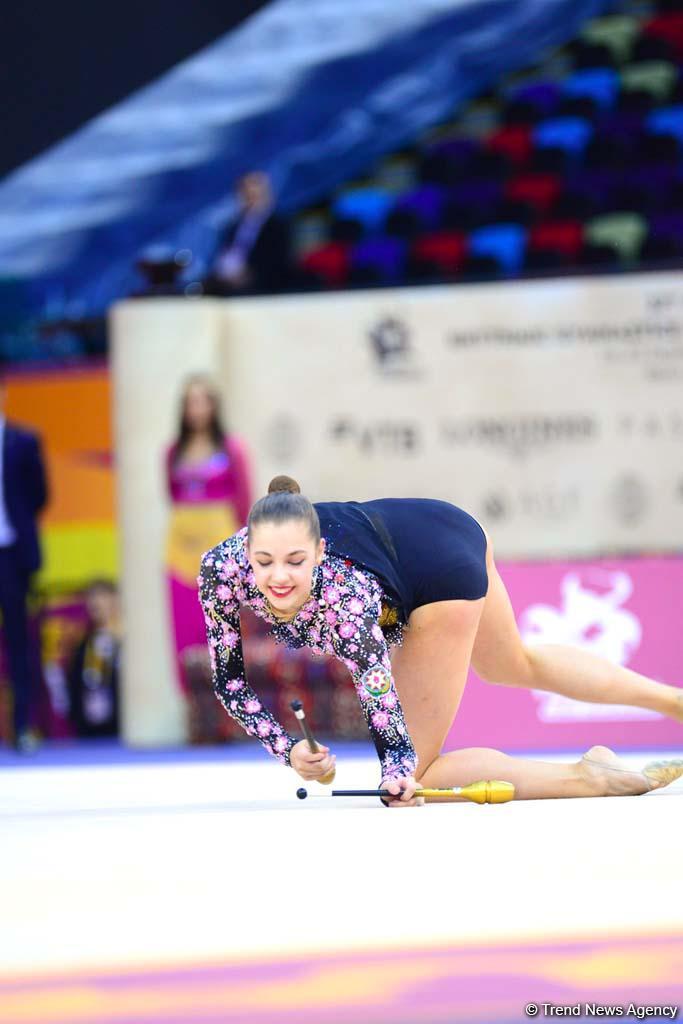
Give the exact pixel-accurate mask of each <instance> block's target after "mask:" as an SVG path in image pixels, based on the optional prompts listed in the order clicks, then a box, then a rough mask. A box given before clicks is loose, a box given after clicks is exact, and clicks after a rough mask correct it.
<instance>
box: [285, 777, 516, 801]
mask: <svg viewBox="0 0 683 1024" xmlns="http://www.w3.org/2000/svg"><path fill="white" fill-rule="evenodd" d="M296 795H297V796H298V797H299V800H305V799H306V797H307V796H308V791H307V790H306V789H304V787H303V786H302V787H301V789H297V791H296ZM311 795H312V796H313V797H314V799H315V797H324V798H325V799H326V800H327V799H328V797H331V796H379V797H382V796H385V797H386V796H388V797H394V798H395V796H396V795H395V794H394V793H390V792H389V790H388V789H333V790H332V792H331V793H316V794H311ZM415 796H421V797H422V798H423V799H424V801H425V803H440V802H447V801H449V800H471V801H472V802H473V803H475V804H506V803H507V802H508V801H509V800H514V798H515V787H514V786H513V784H512V783H511V782H501V781H500V780H499V779H485V780H483V781H481V782H473V783H472V784H471V785H469V786H453V787H452V788H451V789H416V790H415Z"/></svg>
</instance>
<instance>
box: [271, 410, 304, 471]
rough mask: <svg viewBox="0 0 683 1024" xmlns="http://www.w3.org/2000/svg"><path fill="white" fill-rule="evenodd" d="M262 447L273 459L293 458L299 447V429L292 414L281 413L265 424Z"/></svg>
mask: <svg viewBox="0 0 683 1024" xmlns="http://www.w3.org/2000/svg"><path fill="white" fill-rule="evenodd" d="M264 448H265V450H266V452H267V453H268V455H269V456H270V457H271V458H272V459H273V460H274V461H275V462H277V461H280V460H289V459H293V458H294V457H295V456H296V455H297V454H298V452H299V450H300V448H301V430H300V428H299V424H298V423H297V421H296V420H295V419H294V417H292V416H287V415H286V414H284V413H283V414H281V415H279V416H275V417H274V418H273V419H272V420H270V422H269V423H267V424H266V428H265V432H264Z"/></svg>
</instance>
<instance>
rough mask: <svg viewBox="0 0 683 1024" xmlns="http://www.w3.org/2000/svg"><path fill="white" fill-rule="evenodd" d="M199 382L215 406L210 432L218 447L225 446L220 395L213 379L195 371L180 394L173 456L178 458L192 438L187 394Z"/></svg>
mask: <svg viewBox="0 0 683 1024" xmlns="http://www.w3.org/2000/svg"><path fill="white" fill-rule="evenodd" d="M197 384H199V385H200V386H201V387H203V388H205V389H206V393H207V394H208V396H209V398H210V400H211V405H212V406H213V410H212V414H211V419H210V420H209V434H210V435H211V440H212V441H213V443H214V445H215V446H216V449H222V448H223V447H224V446H225V438H226V434H227V430H226V428H225V426H224V425H223V421H222V419H221V412H220V395H219V394H218V390H217V388H216V386H215V384H214V383H213V381H212V380H211V379H210V378H209V377H207V376H206V375H205V374H202V373H195V374H193V375H192V376H191V377H188V378H187V379H186V381H185V383H184V385H183V390H182V392H181V395H180V423H179V426H178V434H177V437H176V442H175V448H174V453H173V458H174V460H175V459H178V458H179V457H180V456H181V455H182V453H183V451H184V449H185V447H186V446H187V444H188V442H189V440H190V438H191V437H192V428H191V426H190V424H189V422H188V419H187V411H186V408H187V396H188V393H189V390H190V388H192V387H194V386H195V385H197Z"/></svg>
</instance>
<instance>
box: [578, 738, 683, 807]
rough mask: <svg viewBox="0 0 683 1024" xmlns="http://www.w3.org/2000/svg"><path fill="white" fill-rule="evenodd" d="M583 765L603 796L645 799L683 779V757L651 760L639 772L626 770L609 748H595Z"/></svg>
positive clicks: (589, 752) (590, 780) (582, 762)
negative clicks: (647, 794) (650, 794)
mask: <svg viewBox="0 0 683 1024" xmlns="http://www.w3.org/2000/svg"><path fill="white" fill-rule="evenodd" d="M581 764H582V766H585V770H586V773H587V779H588V780H589V782H590V783H591V784H592V786H593V787H594V789H595V791H596V795H599V796H642V795H643V794H644V793H650V792H651V791H652V790H655V789H662V788H663V787H664V786H668V785H670V783H672V782H675V781H676V779H680V778H681V777H682V776H683V758H673V759H671V760H668V761H650V762H649V763H648V764H646V765H645V767H644V768H643V769H642V771H638V770H636V769H632V768H625V767H624V766H623V762H621V761H620V759H619V758H618V757H617V755H616V754H615V753H614V751H613V750H610V749H609V747H591V749H590V750H589V751H588V752H587V753H585V754H584V755H583V757H582V758H581Z"/></svg>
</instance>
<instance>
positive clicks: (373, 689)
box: [363, 668, 391, 697]
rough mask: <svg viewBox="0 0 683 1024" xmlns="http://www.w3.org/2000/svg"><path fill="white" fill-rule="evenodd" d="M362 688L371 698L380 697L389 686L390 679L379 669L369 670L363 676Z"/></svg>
mask: <svg viewBox="0 0 683 1024" xmlns="http://www.w3.org/2000/svg"><path fill="white" fill-rule="evenodd" d="M363 686H364V687H365V689H366V690H367V691H368V693H369V694H371V696H373V697H381V696H382V694H383V693H386V692H387V690H388V689H389V687H390V686H391V677H390V676H389V675H388V674H387V673H386V672H384V671H383V670H382V669H381V668H369V669H368V670H367V672H365V673H364V674H363Z"/></svg>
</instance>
